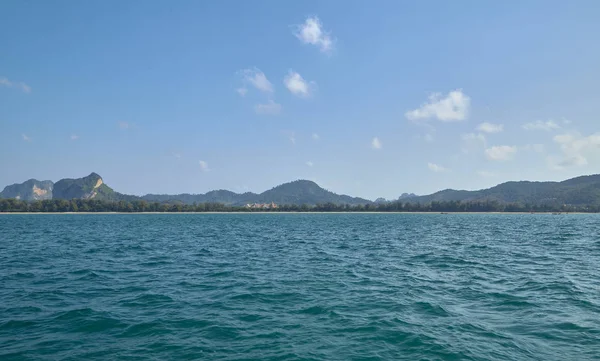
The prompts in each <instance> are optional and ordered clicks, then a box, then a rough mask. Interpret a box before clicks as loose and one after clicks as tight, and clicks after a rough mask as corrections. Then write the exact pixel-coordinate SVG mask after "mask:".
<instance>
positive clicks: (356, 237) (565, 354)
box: [0, 214, 600, 361]
mask: <svg viewBox="0 0 600 361" xmlns="http://www.w3.org/2000/svg"><path fill="white" fill-rule="evenodd" d="M599 220H600V218H599V216H597V215H564V216H561V217H553V216H547V215H466V214H465V215H459V214H452V215H443V216H442V215H416V214H242V215H236V214H227V215H210V214H201V215H185V214H177V215H175V214H174V215H139V214H132V215H49V214H46V215H3V216H0V234H1V235H2V236H0V270H2V271H1V272H0V285H2V287H0V359H1V360H3V361H4V360H115V359H123V360H478V361H482V360H582V361H585V360H597V359H598V357H599V355H600V301H599V300H600V279H599V278H598V275H600V240H599V238H598V235H599V234H600V222H598V221H599Z"/></svg>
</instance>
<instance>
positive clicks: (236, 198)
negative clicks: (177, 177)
mask: <svg viewBox="0 0 600 361" xmlns="http://www.w3.org/2000/svg"><path fill="white" fill-rule="evenodd" d="M142 199H144V200H146V201H149V202H181V203H184V204H193V203H223V204H227V205H245V204H247V203H271V202H275V203H277V204H296V205H301V204H310V205H316V204H319V203H329V202H330V203H334V204H352V205H358V204H368V203H371V201H369V200H368V199H363V198H355V197H350V196H346V195H339V194H335V193H333V192H330V191H328V190H326V189H323V188H321V187H319V185H318V184H317V183H315V182H312V181H308V180H297V181H293V182H289V183H285V184H281V185H279V186H277V187H275V188H272V189H269V190H268V191H265V192H263V193H260V194H256V193H251V192H246V193H243V194H238V193H234V192H231V191H226V190H217V191H211V192H208V193H206V194H178V195H161V194H148V195H145V196H143V197H142Z"/></svg>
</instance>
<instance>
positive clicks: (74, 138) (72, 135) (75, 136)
mask: <svg viewBox="0 0 600 361" xmlns="http://www.w3.org/2000/svg"><path fill="white" fill-rule="evenodd" d="M77 139H79V136H78V135H77V134H71V140H77Z"/></svg>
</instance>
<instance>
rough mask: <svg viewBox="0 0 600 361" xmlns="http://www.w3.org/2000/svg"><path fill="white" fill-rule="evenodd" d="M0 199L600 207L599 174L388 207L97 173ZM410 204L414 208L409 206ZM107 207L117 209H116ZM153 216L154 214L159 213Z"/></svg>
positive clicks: (314, 188)
mask: <svg viewBox="0 0 600 361" xmlns="http://www.w3.org/2000/svg"><path fill="white" fill-rule="evenodd" d="M0 198H14V199H19V200H22V201H35V200H49V199H52V200H61V199H62V200H67V202H70V200H71V199H87V200H101V201H110V202H119V201H125V202H129V203H131V205H132V207H133V206H134V205H139V204H141V203H140V202H141V201H145V202H146V203H144V204H158V205H159V206H160V207H162V208H161V209H164V208H165V206H164V204H169V205H171V206H174V207H176V208H175V209H178V208H177V207H179V206H181V207H183V208H185V209H191V207H192V206H194V204H196V205H198V204H201V205H206V204H211V205H215V204H220V205H222V206H221V207H228V209H233V210H239V209H240V208H239V207H241V206H245V205H246V204H248V203H271V202H274V203H276V204H285V205H288V206H286V207H284V209H283V210H284V211H286V210H296V209H300V208H302V207H308V208H309V209H310V210H322V209H324V208H327V209H329V208H331V207H326V206H325V205H327V204H334V205H336V206H335V208H336V209H335V210H340V208H343V210H346V204H348V205H349V208H351V209H352V210H367V211H368V210H371V209H375V210H378V211H387V210H388V209H392V210H394V211H403V210H405V209H408V210H411V211H413V210H414V211H421V210H423V211H432V212H435V211H442V212H453V211H454V209H458V210H461V211H478V209H480V208H485V209H486V210H490V209H489V208H490V207H492V208H493V209H491V210H492V211H499V212H503V211H506V210H507V209H513V208H517V209H519V210H522V211H539V210H553V211H559V210H562V209H563V208H564V207H565V206H563V205H565V204H567V205H570V206H569V207H575V208H577V209H578V210H584V209H588V208H589V209H595V207H598V206H600V175H591V176H583V177H577V178H573V179H569V180H566V181H563V182H506V183H502V184H499V185H497V186H495V187H492V188H488V189H482V190H479V191H464V190H463V191H461V190H451V189H448V190H443V191H440V192H437V193H434V194H431V195H427V196H416V195H414V194H412V193H411V194H407V193H404V194H402V195H401V196H400V197H399V198H398V200H396V201H393V202H387V201H386V200H385V199H383V198H378V199H377V200H376V201H375V202H371V201H370V200H367V199H363V198H355V197H350V196H347V195H339V194H335V193H333V192H330V191H328V190H326V189H323V188H321V187H319V185H318V184H316V183H315V182H312V181H308V180H297V181H294V182H289V183H285V184H281V185H279V186H277V187H274V188H272V189H270V190H268V191H265V192H263V193H260V194H256V193H251V192H246V193H243V194H238V193H234V192H231V191H227V190H216V191H211V192H208V193H205V194H179V195H156V194H148V195H145V196H143V197H137V196H132V195H125V194H121V193H118V192H115V191H114V190H113V189H111V188H110V187H109V186H107V185H106V184H105V183H104V182H103V181H102V178H101V177H100V176H99V175H98V174H96V173H92V174H90V175H89V176H87V177H83V178H78V179H61V180H60V181H58V182H56V183H55V184H54V185H53V184H52V182H50V181H44V182H40V181H37V180H35V179H31V180H29V181H27V182H25V183H22V184H14V185H11V186H8V187H6V188H5V189H4V191H3V192H1V193H0ZM136 202H137V203H136ZM408 204H412V205H411V206H408ZM184 205H185V206H186V207H184ZM303 205H306V206H303ZM492 205H493V206H492ZM533 205H535V206H533ZM88 206H89V205H88ZM106 207H109V208H110V209H111V210H112V209H114V206H113V205H110V206H108V205H107V206H106ZM195 207H197V206H195ZM211 207H216V206H211ZM294 207H295V208H294ZM205 208H206V207H205ZM465 208H467V209H465ZM302 209H304V208H302ZM152 211H156V208H155V209H154V210H152Z"/></svg>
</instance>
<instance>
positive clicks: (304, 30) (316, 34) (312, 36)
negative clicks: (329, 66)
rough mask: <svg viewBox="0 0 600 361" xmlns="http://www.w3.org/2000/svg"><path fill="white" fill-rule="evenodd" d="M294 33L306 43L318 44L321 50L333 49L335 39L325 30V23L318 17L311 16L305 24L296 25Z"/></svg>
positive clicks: (329, 50) (324, 51)
mask: <svg viewBox="0 0 600 361" xmlns="http://www.w3.org/2000/svg"><path fill="white" fill-rule="evenodd" d="M294 35H295V36H296V37H297V38H298V39H300V41H301V42H302V43H304V44H311V45H315V46H318V47H319V49H320V50H321V52H323V53H329V52H331V50H333V42H334V41H333V39H332V38H331V36H330V35H329V34H328V33H326V32H325V31H324V30H323V24H321V20H319V18H318V17H316V16H314V17H309V18H307V19H306V21H305V22H304V24H302V25H298V26H296V27H295V31H294Z"/></svg>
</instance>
